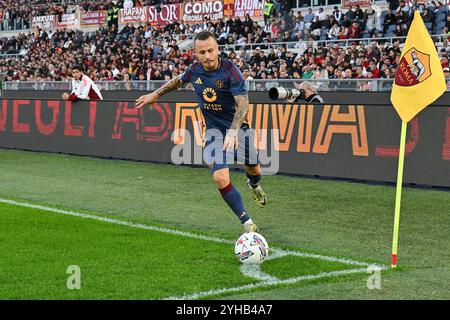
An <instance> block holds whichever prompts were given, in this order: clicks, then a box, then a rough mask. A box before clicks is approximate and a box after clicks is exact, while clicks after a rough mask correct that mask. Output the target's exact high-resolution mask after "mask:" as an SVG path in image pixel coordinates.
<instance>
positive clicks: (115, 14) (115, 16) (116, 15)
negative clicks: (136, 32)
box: [112, 7, 119, 20]
mask: <svg viewBox="0 0 450 320" xmlns="http://www.w3.org/2000/svg"><path fill="white" fill-rule="evenodd" d="M112 18H113V20H118V19H119V7H114V8H113V15H112Z"/></svg>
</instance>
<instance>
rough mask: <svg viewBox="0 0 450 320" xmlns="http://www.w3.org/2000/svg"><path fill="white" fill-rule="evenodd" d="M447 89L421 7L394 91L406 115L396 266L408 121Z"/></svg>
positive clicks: (394, 246) (400, 162) (394, 245)
mask: <svg viewBox="0 0 450 320" xmlns="http://www.w3.org/2000/svg"><path fill="white" fill-rule="evenodd" d="M446 89H447V86H446V83H445V77H444V72H443V71H442V67H441V63H440V61H439V56H438V54H437V52H436V48H435V46H434V43H433V40H432V39H431V37H430V35H429V34H428V30H427V28H426V27H425V24H424V23H423V20H422V18H421V16H420V13H419V11H416V12H414V20H413V22H412V24H411V27H410V29H409V32H408V36H407V37H406V42H405V46H404V47H403V51H402V55H401V57H400V62H399V64H398V67H397V72H396V73H395V82H394V85H393V86H392V92H391V102H392V105H393V106H394V108H395V110H397V113H398V114H399V116H400V118H401V119H402V130H401V137H400V153H399V157H398V171H397V191H396V196H395V218H394V235H393V239H392V256H391V266H392V268H396V267H397V248H398V231H399V226H400V207H401V199H402V185H403V164H404V161H405V141H406V130H407V124H408V122H409V121H410V120H411V119H412V118H414V117H415V116H416V115H417V114H418V113H419V112H420V111H422V110H423V109H425V108H426V107H427V106H428V105H430V104H431V103H432V102H433V101H435V100H436V99H437V98H439V97H440V96H441V95H442V94H443V93H444V92H445V90H446Z"/></svg>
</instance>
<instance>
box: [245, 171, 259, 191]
mask: <svg viewBox="0 0 450 320" xmlns="http://www.w3.org/2000/svg"><path fill="white" fill-rule="evenodd" d="M245 174H246V175H247V178H248V180H249V181H250V185H251V186H252V187H253V188H256V187H257V186H259V181H261V175H260V174H258V175H256V176H254V175H251V174H250V173H248V172H246V173H245Z"/></svg>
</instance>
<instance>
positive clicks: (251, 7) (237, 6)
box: [230, 0, 264, 21]
mask: <svg viewBox="0 0 450 320" xmlns="http://www.w3.org/2000/svg"><path fill="white" fill-rule="evenodd" d="M230 2H234V17H239V18H241V20H243V18H244V17H245V15H246V14H248V15H249V16H250V17H251V18H252V20H254V21H258V20H263V19H264V16H263V6H264V1H260V0H235V1H230Z"/></svg>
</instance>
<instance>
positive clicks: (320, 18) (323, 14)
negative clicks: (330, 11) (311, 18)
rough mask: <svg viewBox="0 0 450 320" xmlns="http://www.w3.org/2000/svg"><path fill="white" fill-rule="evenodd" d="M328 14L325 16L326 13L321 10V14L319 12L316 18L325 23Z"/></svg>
mask: <svg viewBox="0 0 450 320" xmlns="http://www.w3.org/2000/svg"><path fill="white" fill-rule="evenodd" d="M326 16H327V15H326V14H325V11H323V10H322V11H320V10H319V12H317V13H316V17H319V21H323V20H325V19H326Z"/></svg>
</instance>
